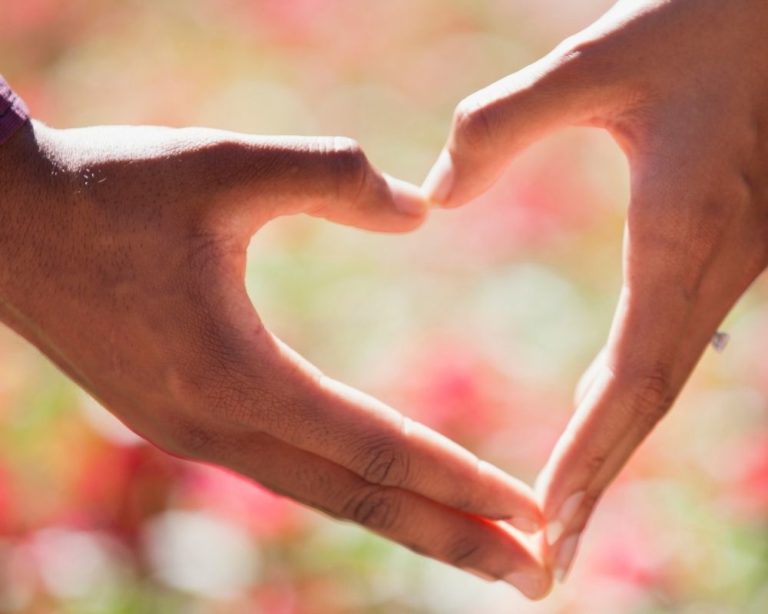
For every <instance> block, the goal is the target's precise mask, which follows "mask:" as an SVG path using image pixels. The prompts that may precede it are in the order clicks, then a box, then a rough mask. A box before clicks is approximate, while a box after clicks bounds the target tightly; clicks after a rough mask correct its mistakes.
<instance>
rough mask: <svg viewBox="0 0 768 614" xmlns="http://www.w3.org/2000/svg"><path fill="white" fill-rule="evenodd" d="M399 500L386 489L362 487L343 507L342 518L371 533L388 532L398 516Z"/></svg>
mask: <svg viewBox="0 0 768 614" xmlns="http://www.w3.org/2000/svg"><path fill="white" fill-rule="evenodd" d="M400 507H401V504H400V500H399V498H398V496H397V495H396V494H395V493H394V492H393V491H391V490H389V489H387V488H381V487H378V486H364V487H362V488H360V489H359V490H358V491H357V492H355V493H354V494H353V495H352V496H351V497H350V498H349V500H348V501H347V503H346V504H345V505H344V507H343V510H342V516H343V517H345V518H349V519H350V520H352V521H353V522H356V523H357V524H360V525H362V526H364V527H367V528H369V529H371V530H373V531H388V530H390V529H392V527H394V526H395V524H396V522H397V519H398V517H399V516H400Z"/></svg>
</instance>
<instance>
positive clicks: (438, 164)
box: [421, 149, 456, 207]
mask: <svg viewBox="0 0 768 614" xmlns="http://www.w3.org/2000/svg"><path fill="white" fill-rule="evenodd" d="M455 176H456V171H455V168H454V163H453V157H452V156H451V154H450V152H449V151H448V150H447V149H443V151H441V152H440V155H439V156H438V158H437V160H436V161H435V164H434V165H433V166H432V168H431V169H430V171H429V173H428V174H427V178H426V179H425V180H424V183H423V184H422V186H421V189H422V191H423V193H424V195H425V196H426V198H427V199H428V200H429V201H430V202H432V203H434V204H436V205H438V206H441V207H444V206H446V204H447V203H448V199H449V198H450V196H451V191H452V190H453V184H454V179H455Z"/></svg>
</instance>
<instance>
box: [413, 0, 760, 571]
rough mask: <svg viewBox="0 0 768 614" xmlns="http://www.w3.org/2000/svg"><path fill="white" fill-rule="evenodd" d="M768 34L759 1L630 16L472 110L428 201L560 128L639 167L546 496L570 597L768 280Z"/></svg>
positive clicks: (479, 98) (650, 9) (461, 194)
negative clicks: (627, 496) (579, 556)
mask: <svg viewBox="0 0 768 614" xmlns="http://www.w3.org/2000/svg"><path fill="white" fill-rule="evenodd" d="M766 32H768V3H766V2H765V1H764V0H733V1H730V2H721V1H720V0H666V1H664V0H655V1H652V0H643V1H641V0H635V1H629V0H626V1H623V2H619V3H618V4H617V5H615V6H614V7H613V9H612V10H611V11H609V12H608V13H607V14H606V15H605V16H604V17H602V18H601V19H600V20H598V21H597V22H596V23H595V24H593V25H592V26H590V27H589V28H587V29H586V30H584V31H583V32H581V33H579V34H577V35H576V36H573V37H572V38H569V39H567V40H566V41H564V42H563V43H562V44H561V45H560V46H558V47H557V48H556V49H555V50H554V51H553V52H551V53H550V54H549V55H547V56H546V57H545V58H543V59H542V60H540V61H538V62H536V63H535V64H533V65H532V66H529V67H527V68H525V69H523V70H521V71H520V72H518V73H515V74H513V75H512V76H510V77H507V78H505V79H502V80H501V81H499V82H497V83H495V84H493V85H491V86H490V87H488V88H486V89H483V90H481V91H479V92H477V93H475V94H473V95H472V96H470V97H469V98H467V99H466V100H464V101H463V102H462V103H461V104H460V105H459V106H458V108H457V111H456V115H455V120H454V124H453V128H452V132H451V135H450V138H449V140H448V144H447V146H446V148H445V150H444V153H443V154H442V155H441V157H440V158H439V160H438V162H437V164H436V165H435V168H434V169H433V170H432V172H431V173H430V176H429V177H428V179H427V182H426V183H425V186H424V187H425V190H426V191H427V193H428V194H429V195H430V196H431V198H432V200H434V201H437V202H439V203H441V204H443V205H444V206H448V207H452V206H457V205H460V204H462V203H464V202H466V201H468V200H470V199H472V198H473V197H474V196H477V195H478V194H480V193H481V192H483V191H484V190H486V189H487V188H488V187H489V186H490V185H491V184H493V183H494V181H495V180H496V179H497V178H498V177H499V175H500V174H501V172H502V171H503V169H504V168H505V167H506V166H507V165H508V164H509V162H510V161H511V160H512V158H513V157H514V156H515V154H516V153H518V152H519V151H520V150H522V149H523V148H524V147H526V146H527V145H529V144H530V143H531V142H533V141H535V140H536V139H538V138H540V137H542V136H543V135H545V134H546V133H548V132H551V131H553V130H556V129H557V128H560V127H563V126H566V125H586V126H595V127H599V128H604V129H606V130H608V131H610V133H611V134H612V135H613V136H614V137H615V139H616V141H617V142H618V143H619V145H620V146H621V147H622V148H623V150H624V152H625V153H626V155H627V157H628V159H629V164H630V169H631V184H632V188H631V202H630V205H629V212H628V218H627V224H626V230H625V244H624V247H625V251H624V263H623V264H624V283H623V288H622V291H621V295H620V298H619V303H618V308H617V310H616V314H615V317H614V321H613V325H612V328H611V332H610V335H609V337H608V341H607V344H606V346H605V349H604V351H603V352H602V353H601V355H600V357H599V358H598V359H597V360H596V362H595V364H594V365H593V367H592V368H591V369H590V370H589V372H588V374H587V376H585V378H584V380H583V384H582V386H581V388H582V389H583V392H582V394H581V395H580V398H579V399H578V407H577V409H576V412H575V415H574V416H573V418H572V420H571V421H570V423H569V425H568V427H567V429H566V431H565V433H564V434H563V435H562V437H561V438H560V440H559V442H558V443H557V445H556V447H555V450H554V452H553V454H552V456H551V458H550V460H549V462H548V463H547V466H546V467H545V469H544V471H543V472H542V475H541V476H540V480H539V487H540V490H541V495H542V499H543V503H542V505H543V510H544V513H545V516H546V517H547V518H548V519H550V524H549V526H548V531H547V533H548V535H547V537H548V542H549V544H550V545H551V549H550V551H549V552H548V554H547V560H548V561H550V562H551V563H554V566H555V575H556V576H558V577H559V578H561V579H562V577H564V575H565V574H566V573H567V571H568V569H569V567H570V565H571V562H572V559H573V555H574V553H575V551H576V547H577V544H578V540H579V536H580V535H581V533H582V531H583V530H584V528H585V526H586V523H587V520H588V518H589V516H590V514H591V512H592V510H593V508H594V506H595V504H596V502H597V501H598V499H599V497H600V496H601V494H602V493H603V492H604V490H605V489H606V487H607V486H608V484H609V483H610V482H611V480H612V479H613V478H614V477H615V476H616V474H617V473H618V472H619V470H620V469H621V467H622V466H623V465H624V464H625V462H626V461H627V460H628V458H629V457H630V455H631V454H632V452H633V451H634V450H635V448H637V446H638V445H639V444H640V442H641V441H642V440H643V439H644V437H645V436H646V435H647V434H648V433H649V431H650V430H651V429H652V428H653V426H654V425H655V424H656V423H657V422H658V420H659V419H660V418H661V417H662V416H663V415H664V414H665V413H666V412H667V410H669V408H670V407H671V405H672V403H673V401H674V400H675V398H676V397H677V395H678V393H679V392H680V390H681V388H682V387H683V385H684V383H685V381H686V379H687V378H688V376H689V375H690V373H691V371H692V370H693V368H694V367H695V365H696V363H697V361H698V359H699V357H700V356H701V354H702V352H703V351H704V349H705V348H706V347H707V344H708V343H709V342H710V339H712V337H713V334H714V333H715V331H716V330H717V326H718V324H719V323H720V322H721V321H722V319H723V318H724V317H725V315H726V314H727V313H728V311H729V310H730V309H731V307H732V306H733V304H734V303H735V302H736V301H737V300H738V298H739V297H740V296H741V294H742V293H743V292H744V291H745V290H746V289H747V288H748V287H749V285H750V284H751V283H752V282H753V280H754V279H755V278H756V277H757V276H758V275H759V274H760V273H761V272H762V271H763V270H764V268H765V267H766V264H768V243H767V239H768V36H766Z"/></svg>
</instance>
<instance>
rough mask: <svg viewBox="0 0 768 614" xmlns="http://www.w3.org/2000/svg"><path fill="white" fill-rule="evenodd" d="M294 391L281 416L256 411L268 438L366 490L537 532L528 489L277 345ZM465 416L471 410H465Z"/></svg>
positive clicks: (281, 365)
mask: <svg viewBox="0 0 768 614" xmlns="http://www.w3.org/2000/svg"><path fill="white" fill-rule="evenodd" d="M275 347H276V349H277V350H278V351H279V353H280V358H279V359H278V360H277V361H276V369H277V370H278V371H280V372H284V370H287V371H288V377H290V378H291V379H292V380H293V383H292V385H291V386H289V387H287V389H289V390H291V391H292V392H291V393H290V395H289V400H287V402H285V403H284V404H283V405H282V406H281V415H280V416H279V417H278V416H276V415H274V414H271V415H270V414H266V415H265V413H264V412H263V411H262V412H258V413H257V414H255V415H258V416H259V420H261V421H265V425H266V430H268V431H269V432H270V433H271V434H272V435H273V436H275V437H278V438H279V439H281V440H282V441H285V442H286V443H290V444H292V445H294V446H297V447H299V448H301V449H303V450H306V451H308V452H312V453H314V454H317V455H319V456H322V457H323V458H326V459H328V460H330V461H333V462H335V463H337V464H339V465H341V466H343V467H345V468H347V469H349V470H351V471H352V472H354V473H355V474H357V475H358V476H360V477H361V478H363V479H364V480H366V481H367V482H368V483H371V484H377V485H383V486H392V487H397V488H401V489H404V490H409V491H411V492H414V493H417V494H420V495H422V496H424V497H427V498H429V499H432V500H434V501H437V502H439V503H442V504H444V505H447V506H449V507H452V508H454V509H456V510H460V511H462V512H466V513H471V514H477V515H481V516H485V517H488V518H495V519H505V520H508V521H509V522H510V523H511V524H513V525H514V526H516V527H518V528H520V529H522V530H524V531H529V532H532V531H536V530H537V529H538V528H539V527H540V526H542V516H541V512H540V510H539V506H538V504H537V502H536V499H535V495H534V493H533V490H532V489H531V488H530V487H529V486H528V485H527V484H525V483H523V482H522V481H520V480H518V479H516V478H513V477H511V476H510V475H508V474H507V473H505V472H504V471H502V470H501V469H499V468H497V467H495V466H493V465H491V464H489V463H487V462H485V461H483V460H480V459H479V458H478V457H477V456H475V455H474V454H473V453H471V452H469V451H468V450H466V449H465V448H463V447H461V446H460V445H458V444H457V443H455V442H453V441H452V440H450V439H448V438H447V437H445V436H443V435H441V434H439V433H437V432H436V431H434V430H432V429H430V428H428V427H426V426H424V425H423V424H420V423H418V422H415V421H413V420H411V419H409V418H407V417H405V416H403V415H402V414H400V413H399V412H397V411H396V410H394V409H393V408H391V407H389V406H387V405H385V404H384V403H382V402H380V401H378V400H376V399H374V398H372V397H370V396H369V395H366V394H364V393H362V392H360V391H358V390H355V389H353V388H350V387H349V386H346V385H344V384H342V383H340V382H337V381H335V380H333V379H331V378H328V377H326V376H323V375H321V374H320V373H319V372H318V371H317V369H315V368H314V367H312V366H311V365H310V364H309V363H307V361H305V360H304V359H303V358H301V357H300V356H298V355H297V354H296V353H295V352H293V351H292V350H290V349H289V348H287V347H286V346H284V345H283V344H282V343H279V342H278V343H277V345H276V346H275ZM467 409H468V410H470V409H471V408H467Z"/></svg>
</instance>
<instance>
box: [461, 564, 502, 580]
mask: <svg viewBox="0 0 768 614" xmlns="http://www.w3.org/2000/svg"><path fill="white" fill-rule="evenodd" d="M462 569H463V570H464V571H466V572H467V573H471V574H472V575H473V576H477V577H478V578H480V579H481V580H485V581H486V582H496V581H497V580H498V578H497V577H495V576H492V575H491V574H489V573H485V572H484V571H479V570H477V569H472V568H471V567H463V568H462Z"/></svg>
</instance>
